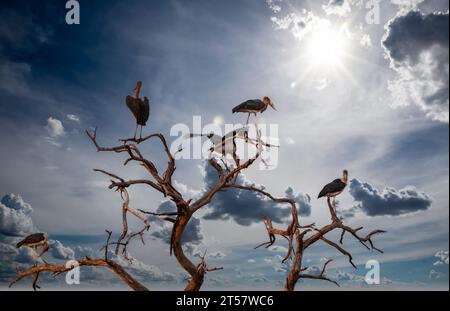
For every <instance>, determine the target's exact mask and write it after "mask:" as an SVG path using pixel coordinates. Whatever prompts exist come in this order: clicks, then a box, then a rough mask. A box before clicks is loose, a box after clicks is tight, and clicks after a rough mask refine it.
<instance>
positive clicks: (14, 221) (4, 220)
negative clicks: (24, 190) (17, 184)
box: [0, 194, 35, 237]
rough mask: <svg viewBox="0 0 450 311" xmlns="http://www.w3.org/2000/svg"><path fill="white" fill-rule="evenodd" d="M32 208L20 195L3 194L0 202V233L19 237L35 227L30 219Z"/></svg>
mask: <svg viewBox="0 0 450 311" xmlns="http://www.w3.org/2000/svg"><path fill="white" fill-rule="evenodd" d="M32 212H33V208H32V207H31V205H30V204H28V203H25V202H24V201H23V199H22V197H21V196H20V195H15V194H8V195H5V196H4V197H3V198H2V200H1V203H0V234H3V235H6V236H12V237H21V236H25V235H28V234H30V233H32V232H33V231H34V230H35V228H34V225H33V221H32V220H31V213H32Z"/></svg>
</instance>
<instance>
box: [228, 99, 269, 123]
mask: <svg viewBox="0 0 450 311" xmlns="http://www.w3.org/2000/svg"><path fill="white" fill-rule="evenodd" d="M268 106H270V107H272V109H273V110H275V111H277V109H276V108H275V105H274V104H273V103H272V101H271V100H270V98H269V97H267V96H265V97H264V98H263V100H260V99H251V100H247V101H245V102H243V103H242V104H240V105H238V106H236V107H234V108H233V113H238V112H242V113H248V116H247V122H246V123H245V125H246V126H247V125H248V121H249V120H250V115H251V114H253V115H254V116H255V126H256V130H258V119H257V117H256V114H257V113H258V112H259V113H263V112H264V111H266V110H267V107H268Z"/></svg>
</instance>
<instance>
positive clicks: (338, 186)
mask: <svg viewBox="0 0 450 311" xmlns="http://www.w3.org/2000/svg"><path fill="white" fill-rule="evenodd" d="M345 186H347V185H346V184H345V183H343V182H342V180H340V179H335V180H333V181H332V182H330V183H329V184H328V185H326V186H325V187H323V189H322V191H320V193H319V198H321V197H324V196H326V195H327V194H331V193H336V192H339V191H342V190H344V188H345Z"/></svg>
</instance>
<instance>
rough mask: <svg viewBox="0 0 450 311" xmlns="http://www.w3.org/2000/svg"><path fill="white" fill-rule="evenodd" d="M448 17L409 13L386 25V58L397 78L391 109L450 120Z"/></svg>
mask: <svg viewBox="0 0 450 311" xmlns="http://www.w3.org/2000/svg"><path fill="white" fill-rule="evenodd" d="M448 27H449V13H448V12H446V13H431V14H427V15H425V14H422V13H421V12H419V11H410V12H408V13H406V14H401V15H398V16H396V17H395V18H393V19H392V20H391V21H390V22H389V23H388V24H387V25H386V27H385V28H386V33H385V36H384V38H383V42H382V43H383V46H384V49H385V55H386V57H387V58H388V59H389V61H390V66H391V68H392V69H394V70H395V71H396V73H397V78H396V79H394V80H392V81H389V89H390V91H391V93H392V95H393V98H394V99H395V100H394V103H393V106H408V105H411V104H415V105H417V106H418V107H420V108H421V109H422V110H423V111H424V112H425V113H426V114H427V116H429V117H430V118H432V119H434V120H439V121H442V122H448V120H449V113H448V111H449V48H448V44H449V39H448V36H449V32H448V31H449V30H448Z"/></svg>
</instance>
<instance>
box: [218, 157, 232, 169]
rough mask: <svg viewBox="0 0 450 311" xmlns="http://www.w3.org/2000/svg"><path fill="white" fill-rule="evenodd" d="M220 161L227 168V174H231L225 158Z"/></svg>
mask: <svg viewBox="0 0 450 311" xmlns="http://www.w3.org/2000/svg"><path fill="white" fill-rule="evenodd" d="M220 161H222V163H223V165H224V166H225V169H226V170H227V172H229V171H230V168H229V167H228V164H227V162H225V161H224V159H223V158H220Z"/></svg>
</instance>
